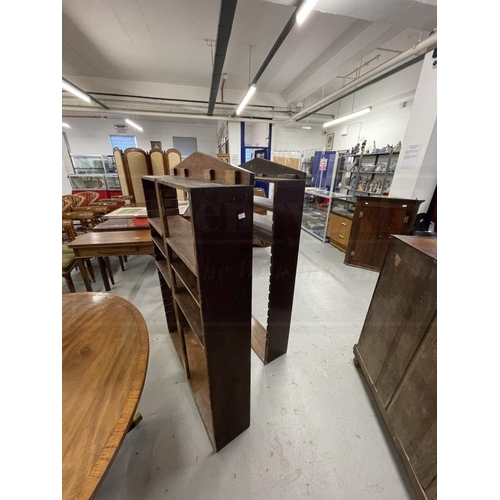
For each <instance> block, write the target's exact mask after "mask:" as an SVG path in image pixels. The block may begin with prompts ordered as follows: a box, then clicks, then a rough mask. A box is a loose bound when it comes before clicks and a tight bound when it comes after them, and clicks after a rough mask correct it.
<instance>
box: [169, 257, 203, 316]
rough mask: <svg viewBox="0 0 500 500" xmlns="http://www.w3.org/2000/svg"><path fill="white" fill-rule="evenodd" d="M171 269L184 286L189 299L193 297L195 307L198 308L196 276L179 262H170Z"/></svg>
mask: <svg viewBox="0 0 500 500" xmlns="http://www.w3.org/2000/svg"><path fill="white" fill-rule="evenodd" d="M172 269H173V270H174V272H175V274H176V276H177V277H178V279H179V280H180V282H181V284H182V285H184V287H185V288H186V290H187V291H188V292H189V293H190V295H191V297H193V299H194V301H195V302H196V305H197V306H198V307H200V292H199V291H198V281H197V279H196V276H195V275H194V274H193V273H192V272H191V271H190V270H189V268H188V267H187V266H186V264H184V262H182V261H181V260H178V261H174V262H172Z"/></svg>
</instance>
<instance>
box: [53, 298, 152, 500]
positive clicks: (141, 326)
mask: <svg viewBox="0 0 500 500" xmlns="http://www.w3.org/2000/svg"><path fill="white" fill-rule="evenodd" d="M148 356H149V341H148V331H147V327H146V323H145V321H144V318H143V317H142V315H141V313H140V312H139V311H138V309H137V308H136V307H135V306H134V305H133V304H131V303H130V302H129V301H127V300H125V299H123V298H121V297H118V296H116V295H111V294H109V293H88V292H82V293H72V294H68V295H63V296H62V498H63V500H66V499H67V500H70V499H71V500H77V499H89V498H92V496H93V494H94V493H95V491H96V489H97V487H98V486H99V484H100V483H101V481H102V479H103V478H104V476H105V474H106V472H107V470H108V469H109V466H110V465H111V463H112V461H113V459H114V458H115V456H116V453H117V451H118V449H119V447H120V445H121V443H122V441H123V439H124V437H125V434H126V433H127V431H128V430H129V428H130V426H131V422H132V419H133V417H134V414H135V412H136V409H137V405H138V402H139V398H140V396H141V393H142V389H143V387H144V380H145V378H146V369H147V365H148Z"/></svg>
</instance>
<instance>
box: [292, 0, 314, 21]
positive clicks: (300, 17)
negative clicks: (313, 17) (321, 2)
mask: <svg viewBox="0 0 500 500" xmlns="http://www.w3.org/2000/svg"><path fill="white" fill-rule="evenodd" d="M317 1H318V0H306V1H305V3H304V4H303V5H302V7H301V8H300V9H299V11H298V12H297V17H296V20H297V24H302V23H303V22H304V21H305V20H306V17H307V16H308V15H309V14H310V13H311V10H313V7H314V6H315V5H316V2H317Z"/></svg>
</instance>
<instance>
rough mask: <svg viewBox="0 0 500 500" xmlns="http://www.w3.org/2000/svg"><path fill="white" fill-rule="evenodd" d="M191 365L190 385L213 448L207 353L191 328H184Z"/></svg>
mask: <svg viewBox="0 0 500 500" xmlns="http://www.w3.org/2000/svg"><path fill="white" fill-rule="evenodd" d="M183 334H184V338H185V341H186V351H187V358H188V363H189V385H190V387H191V391H192V393H193V396H194V399H195V401H196V406H197V407H198V411H199V412H200V416H201V419H202V420H203V425H204V426H205V429H206V430H207V434H208V437H209V438H210V441H211V443H212V446H214V447H215V446H216V443H215V437H214V426H213V417H212V404H211V401H210V386H209V373H208V367H207V359H206V356H205V351H204V350H203V347H202V346H201V344H200V341H199V340H198V337H197V336H196V335H195V334H194V333H193V331H192V330H191V329H190V328H183Z"/></svg>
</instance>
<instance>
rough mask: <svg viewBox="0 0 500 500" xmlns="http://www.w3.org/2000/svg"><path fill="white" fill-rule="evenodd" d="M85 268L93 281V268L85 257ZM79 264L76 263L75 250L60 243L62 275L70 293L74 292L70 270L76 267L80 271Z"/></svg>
mask: <svg viewBox="0 0 500 500" xmlns="http://www.w3.org/2000/svg"><path fill="white" fill-rule="evenodd" d="M83 265H84V266H85V268H86V269H87V272H88V274H89V276H90V278H91V280H92V281H93V282H94V283H95V274H94V268H93V267H92V264H91V263H90V259H86V260H85V261H84V264H83ZM79 266H80V264H79V263H78V261H77V259H76V257H75V252H74V251H73V250H72V249H71V248H70V247H69V246H68V245H67V244H63V245H62V277H63V278H64V279H65V280H66V285H67V286H68V289H69V291H70V293H76V289H75V283H74V282H73V278H72V276H71V272H72V271H73V270H74V269H75V268H76V269H78V270H79V271H80V272H81V269H80V267H79Z"/></svg>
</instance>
